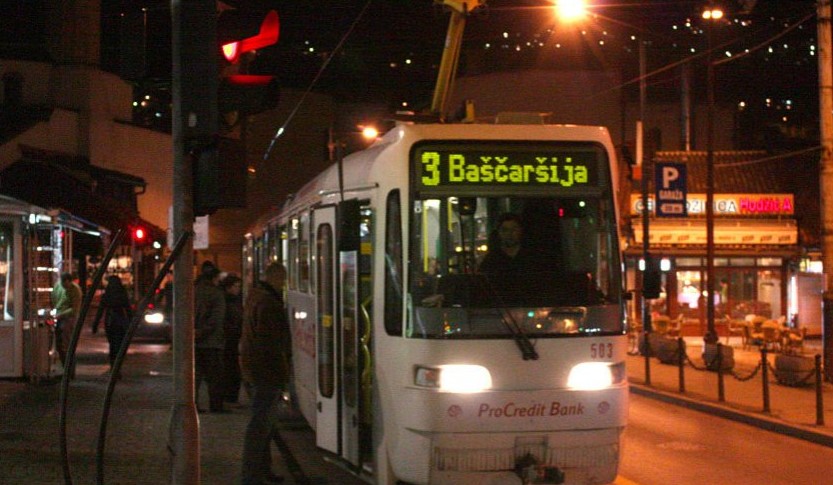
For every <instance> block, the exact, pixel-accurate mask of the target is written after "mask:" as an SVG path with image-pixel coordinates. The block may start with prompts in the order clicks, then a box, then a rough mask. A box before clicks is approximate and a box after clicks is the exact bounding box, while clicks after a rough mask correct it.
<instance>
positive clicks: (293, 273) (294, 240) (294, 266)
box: [287, 219, 298, 290]
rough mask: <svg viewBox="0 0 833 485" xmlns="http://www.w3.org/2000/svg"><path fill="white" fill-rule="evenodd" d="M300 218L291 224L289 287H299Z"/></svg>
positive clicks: (294, 288)
mask: <svg viewBox="0 0 833 485" xmlns="http://www.w3.org/2000/svg"><path fill="white" fill-rule="evenodd" d="M297 226H298V220H297V219H292V220H291V221H290V225H289V244H288V245H287V246H288V247H287V256H288V258H287V262H288V263H289V271H288V276H289V282H288V283H289V289H291V290H297V289H298V228H297Z"/></svg>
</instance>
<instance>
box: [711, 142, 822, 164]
mask: <svg viewBox="0 0 833 485" xmlns="http://www.w3.org/2000/svg"><path fill="white" fill-rule="evenodd" d="M821 149H822V146H821V145H819V146H814V147H810V148H805V149H803V150H796V151H794V152H789V153H781V154H778V155H773V156H771V157H766V158H759V159H757V160H744V161H742V162H723V163H715V164H714V168H724V167H741V166H744V165H757V164H759V163H765V162H771V161H773V160H780V159H782V158H789V157H794V156H797V155H803V154H805V153H810V152H815V151H819V150H821Z"/></svg>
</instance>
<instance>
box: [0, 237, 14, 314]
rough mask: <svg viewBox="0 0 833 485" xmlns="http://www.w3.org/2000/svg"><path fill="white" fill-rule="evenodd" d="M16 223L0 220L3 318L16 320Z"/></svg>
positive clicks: (0, 277) (0, 280) (0, 283)
mask: <svg viewBox="0 0 833 485" xmlns="http://www.w3.org/2000/svg"><path fill="white" fill-rule="evenodd" d="M14 256H15V255H14V224H13V223H12V222H8V221H3V222H0V268H2V271H0V294H2V295H3V298H2V301H1V302H0V303H2V305H3V318H2V320H14V311H15V308H14Z"/></svg>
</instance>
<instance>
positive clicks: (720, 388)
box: [717, 342, 726, 402]
mask: <svg viewBox="0 0 833 485" xmlns="http://www.w3.org/2000/svg"><path fill="white" fill-rule="evenodd" d="M717 399H718V400H719V401H720V402H726V385H725V383H724V382H723V344H721V343H720V342H717Z"/></svg>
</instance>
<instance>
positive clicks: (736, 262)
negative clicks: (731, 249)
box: [729, 258, 755, 266]
mask: <svg viewBox="0 0 833 485" xmlns="http://www.w3.org/2000/svg"><path fill="white" fill-rule="evenodd" d="M729 264H730V265H731V266H755V258H732V259H730V260H729Z"/></svg>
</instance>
